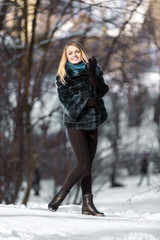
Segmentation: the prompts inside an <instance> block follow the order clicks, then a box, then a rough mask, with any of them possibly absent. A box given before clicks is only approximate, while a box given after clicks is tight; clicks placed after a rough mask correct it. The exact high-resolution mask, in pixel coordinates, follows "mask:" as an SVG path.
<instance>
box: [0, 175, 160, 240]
mask: <svg viewBox="0 0 160 240" xmlns="http://www.w3.org/2000/svg"><path fill="white" fill-rule="evenodd" d="M137 182H138V178H135V177H133V178H126V179H125V178H124V179H123V183H124V184H125V185H126V186H125V187H123V188H109V186H108V185H107V184H106V185H104V186H103V189H102V190H101V192H100V193H99V194H98V195H96V196H95V201H94V202H95V205H96V206H97V208H98V209H99V210H100V211H104V213H105V217H93V216H84V215H82V214H81V206H78V205H62V206H61V207H60V208H59V209H58V211H57V212H55V213H53V212H50V211H49V210H48V209H47V204H48V201H50V199H48V196H49V195H48V193H49V190H48V188H49V185H47V184H46V182H43V183H42V187H41V196H40V197H37V196H34V193H33V192H31V197H30V201H29V204H28V206H27V207H25V206H23V205H5V204H1V205H0V240H3V239H7V240H31V239H32V240H42V239H43V240H63V239H65V240H67V239H68V240H160V191H158V188H157V186H158V184H159V177H158V176H152V182H151V185H150V186H146V182H145V181H144V183H143V184H142V186H140V187H137ZM46 191H47V192H46ZM49 198H50V197H49ZM47 199H48V200H47Z"/></svg>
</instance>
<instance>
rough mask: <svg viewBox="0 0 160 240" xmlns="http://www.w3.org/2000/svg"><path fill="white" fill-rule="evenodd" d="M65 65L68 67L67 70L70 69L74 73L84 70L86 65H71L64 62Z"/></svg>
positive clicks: (81, 63) (82, 63)
mask: <svg viewBox="0 0 160 240" xmlns="http://www.w3.org/2000/svg"><path fill="white" fill-rule="evenodd" d="M66 65H67V66H68V67H69V68H71V69H73V70H74V71H75V72H77V73H78V72H79V71H80V70H85V68H86V64H85V63H84V62H82V61H81V62H80V63H79V64H72V63H70V62H69V61H67V62H66Z"/></svg>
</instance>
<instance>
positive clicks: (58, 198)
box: [48, 188, 69, 212]
mask: <svg viewBox="0 0 160 240" xmlns="http://www.w3.org/2000/svg"><path fill="white" fill-rule="evenodd" d="M68 193H69V192H66V191H65V190H64V189H63V188H61V190H60V191H59V192H58V193H57V195H56V196H55V197H54V198H53V200H52V201H51V202H50V203H49V204H48V209H49V210H51V211H53V212H55V211H56V210H57V209H58V207H59V205H60V204H61V203H62V202H63V200H64V199H65V197H66V196H67V194H68Z"/></svg>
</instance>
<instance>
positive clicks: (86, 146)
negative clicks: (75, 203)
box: [63, 129, 98, 195]
mask: <svg viewBox="0 0 160 240" xmlns="http://www.w3.org/2000/svg"><path fill="white" fill-rule="evenodd" d="M67 133H68V138H69V140H70V143H71V145H72V148H73V150H74V153H75V155H76V158H77V165H76V166H75V168H73V169H72V170H71V171H70V173H69V174H68V177H67V178H66V180H65V182H64V184H63V188H64V190H65V191H67V192H68V191H70V189H71V188H72V187H73V186H74V185H75V183H77V182H78V181H79V180H81V188H82V194H83V195H84V194H86V193H91V192H92V179H91V167H92V163H93V159H94V157H95V153H96V149H97V137H98V131H97V129H95V130H79V129H67Z"/></svg>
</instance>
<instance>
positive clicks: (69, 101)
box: [56, 65, 109, 129]
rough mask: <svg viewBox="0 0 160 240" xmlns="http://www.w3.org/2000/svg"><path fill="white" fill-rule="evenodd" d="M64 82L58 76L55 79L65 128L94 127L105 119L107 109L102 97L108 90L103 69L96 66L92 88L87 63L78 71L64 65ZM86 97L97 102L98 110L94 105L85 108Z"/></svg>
mask: <svg viewBox="0 0 160 240" xmlns="http://www.w3.org/2000/svg"><path fill="white" fill-rule="evenodd" d="M65 81H66V84H62V83H61V82H60V80H59V76H57V79H56V85H57V89H58V96H59V100H60V102H61V104H62V106H63V112H64V124H65V126H66V127H67V128H76V129H95V128H97V127H98V126H99V125H100V124H101V123H102V122H104V121H105V120H106V119H107V116H108V115H107V111H106V109H105V107H104V102H103V100H102V97H103V96H104V95H105V94H106V93H107V92H108V91H109V87H108V85H107V84H105V82H104V79H103V71H102V69H101V68H100V67H99V66H97V68H96V85H95V89H93V88H92V86H91V84H90V81H89V74H88V65H87V68H86V69H85V70H80V71H79V72H76V71H74V70H73V69H71V68H69V67H68V66H66V77H65ZM88 99H92V100H95V101H98V102H99V105H100V110H99V111H97V110H96V109H95V108H94V107H92V108H89V109H86V108H85V105H86V103H87V101H88Z"/></svg>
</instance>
